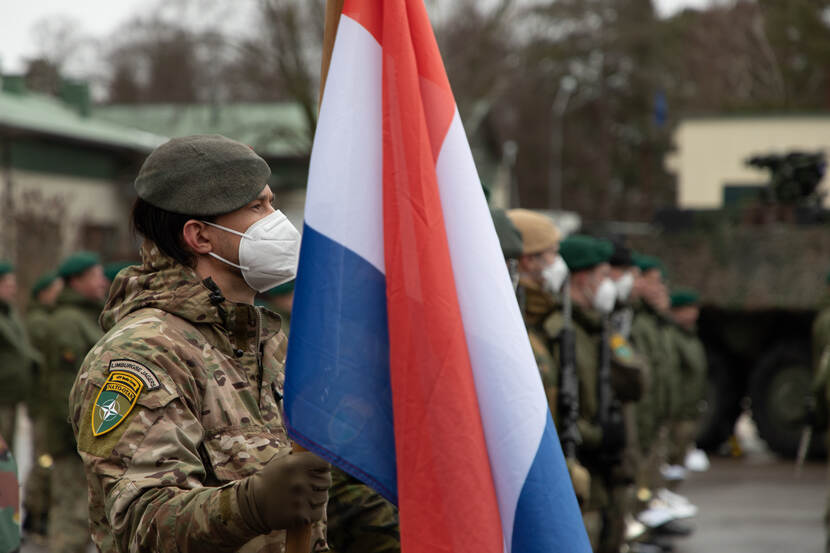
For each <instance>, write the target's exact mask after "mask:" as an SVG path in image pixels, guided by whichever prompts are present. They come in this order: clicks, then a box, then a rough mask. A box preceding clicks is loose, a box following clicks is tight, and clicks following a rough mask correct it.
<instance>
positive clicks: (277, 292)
mask: <svg viewBox="0 0 830 553" xmlns="http://www.w3.org/2000/svg"><path fill="white" fill-rule="evenodd" d="M293 291H294V279H291V280H289V281H288V282H283V283H282V284H280V285H279V286H274V287H273V288H271V289H270V290H268V291H267V292H265V295H266V296H270V297H272V298H273V297H277V296H285V295H287V294H290V293H291V292H293Z"/></svg>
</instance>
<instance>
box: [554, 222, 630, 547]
mask: <svg viewBox="0 0 830 553" xmlns="http://www.w3.org/2000/svg"><path fill="white" fill-rule="evenodd" d="M559 251H560V254H561V255H562V257H563V258H564V260H565V262H566V263H567V265H568V269H569V270H570V273H571V280H570V289H569V291H570V297H571V301H572V302H573V327H574V343H575V350H576V356H575V359H576V368H577V373H578V375H579V422H578V426H579V433H580V435H581V436H582V446H581V447H580V450H579V459H580V461H581V462H582V464H583V465H584V466H585V467H586V468H587V469H588V471H589V472H590V474H591V491H590V499H589V501H588V504H587V505H586V507H585V509H584V511H583V520H584V521H585V528H586V530H587V531H588V537H589V538H590V539H591V545H592V547H593V548H594V550H595V551H607V550H609V548H610V547H612V546H611V544H612V542H613V541H614V537H613V536H612V531H613V523H612V522H611V517H612V516H613V514H612V511H611V509H610V497H609V485H610V482H611V479H612V475H613V472H614V471H615V470H617V469H618V465H619V463H620V461H621V453H622V450H623V448H624V447H625V428H624V425H623V421H622V416H621V414H620V413H619V412H618V410H616V409H615V408H614V406H613V404H614V403H615V402H616V401H617V399H616V397H615V395H614V393H613V390H612V388H611V387H612V384H611V378H610V374H609V372H610V355H611V354H610V351H609V343H608V332H607V327H608V323H607V318H608V315H610V314H611V312H612V310H613V309H614V304H615V302H616V298H617V293H616V288H615V287H614V283H613V281H612V280H611V278H610V274H611V267H610V265H609V264H608V261H609V259H610V258H611V254H612V253H613V252H612V248H611V247H610V245H609V244H608V243H607V242H603V241H599V240H597V239H595V238H591V237H589V236H583V235H575V236H569V237H568V238H567V239H565V240H563V241H562V243H561V244H560V248H559Z"/></svg>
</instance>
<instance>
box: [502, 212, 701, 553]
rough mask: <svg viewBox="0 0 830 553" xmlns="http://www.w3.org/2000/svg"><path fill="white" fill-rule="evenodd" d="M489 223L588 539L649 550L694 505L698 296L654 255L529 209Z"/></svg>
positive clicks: (607, 551)
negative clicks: (573, 231) (690, 472)
mask: <svg viewBox="0 0 830 553" xmlns="http://www.w3.org/2000/svg"><path fill="white" fill-rule="evenodd" d="M493 217H494V221H495V223H496V229H497V232H498V234H499V239H500V242H501V244H502V249H503V251H504V255H505V259H506V262H507V265H508V268H509V270H510V272H511V277H512V278H513V279H514V284H515V286H516V291H517V297H518V301H519V306H520V308H521V312H522V315H523V317H524V320H525V323H526V326H527V330H528V335H529V338H530V342H531V346H532V349H533V352H534V354H535V358H536V361H537V364H538V367H539V372H540V374H541V378H542V382H543V384H544V387H545V392H546V394H547V398H548V402H549V405H550V411H551V413H552V415H553V418H554V422H555V423H556V427H557V431H558V433H559V437H560V440H561V442H562V446H563V451H564V453H565V456H566V460H567V464H568V468H569V471H570V474H571V479H572V482H573V485H574V491H575V492H576V495H577V499H578V501H579V504H580V506H581V509H582V513H583V520H584V523H585V528H586V530H587V532H588V535H589V538H590V541H591V545H592V547H593V549H594V551H597V552H598V553H618V552H619V551H622V550H627V551H644V552H646V551H652V552H657V551H661V550H667V549H670V548H671V543H670V542H669V541H667V538H666V536H676V535H686V534H688V533H689V532H690V531H691V528H690V527H689V526H688V525H686V524H685V523H683V522H681V519H684V518H689V517H691V516H693V515H694V514H696V511H697V508H696V507H695V506H694V505H692V504H691V503H690V502H689V501H688V500H687V499H686V498H685V497H683V496H681V495H679V494H677V493H676V492H674V491H671V490H670V489H669V488H674V489H676V486H677V484H678V483H679V481H681V480H682V479H683V478H684V477H685V468H684V464H685V460H686V456H687V453H689V452H690V451H692V449H693V447H694V439H695V435H696V429H697V423H698V419H699V417H700V414H701V406H702V405H703V394H704V386H705V380H706V370H707V368H706V358H705V353H704V350H703V346H702V343H701V342H700V340H699V339H698V337H697V335H696V329H695V325H696V321H697V316H698V312H699V309H698V296H697V294H696V293H694V292H693V291H690V290H677V291H675V292H674V293H673V294H669V292H668V287H667V282H666V276H665V271H664V268H663V266H662V264H661V263H660V261H659V260H658V259H656V258H654V257H650V256H645V255H639V254H636V253H632V252H631V251H630V250H629V249H628V248H626V247H625V246H624V245H622V244H620V243H615V242H611V241H608V240H601V239H597V238H593V237H590V236H587V235H572V236H569V237H567V238H565V239H561V234H560V232H559V230H558V229H557V227H556V226H555V225H554V223H553V221H552V220H551V219H550V218H548V217H546V216H544V215H542V214H539V213H536V212H533V211H529V210H523V209H514V210H510V211H507V212H506V213H505V212H499V211H494V213H493Z"/></svg>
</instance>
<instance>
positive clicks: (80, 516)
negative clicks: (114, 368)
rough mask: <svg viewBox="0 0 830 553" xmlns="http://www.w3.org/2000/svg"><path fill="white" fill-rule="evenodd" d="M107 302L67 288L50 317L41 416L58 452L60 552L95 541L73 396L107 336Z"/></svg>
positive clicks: (54, 530)
mask: <svg viewBox="0 0 830 553" xmlns="http://www.w3.org/2000/svg"><path fill="white" fill-rule="evenodd" d="M101 307H102V305H101V303H100V302H98V301H95V300H91V299H89V298H86V297H84V296H82V295H81V294H79V293H78V292H76V291H75V290H73V289H72V288H70V287H66V288H64V289H63V290H62V291H61V293H60V295H59V296H58V298H57V300H56V302H55V308H54V311H53V312H52V314H51V316H50V317H49V323H48V330H49V333H48V337H46V338H45V340H46V349H45V355H46V365H47V370H46V373H45V383H44V385H43V386H44V390H45V392H46V393H45V394H44V395H45V399H44V400H43V401H41V406H40V407H39V409H40V410H41V413H40V415H41V416H42V420H43V423H44V424H45V425H46V428H47V431H46V443H47V449H48V452H49V454H50V455H51V456H52V460H53V465H52V469H51V472H52V476H51V482H50V489H51V493H50V505H49V515H48V516H49V519H48V520H49V522H48V537H49V547H50V549H51V550H52V551H53V552H54V553H74V552H82V551H85V550H86V547H87V544H88V543H89V529H88V518H87V509H88V506H87V494H86V485H85V482H84V477H83V474H84V470H83V466H82V465H81V462H80V460H79V459H78V456H77V454H76V453H75V439H74V438H73V436H72V429H71V427H70V426H69V423H68V421H69V412H68V408H67V399H68V398H69V391H70V390H71V389H72V383H73V382H74V381H75V376H76V374H77V372H78V368H79V367H80V365H81V362H82V361H83V359H84V357H85V356H86V354H87V353H88V352H89V350H90V349H92V347H93V346H94V345H95V343H96V342H97V341H98V339H99V338H100V337H101V336H102V335H103V332H101V329H100V327H99V326H98V315H99V314H100V313H101Z"/></svg>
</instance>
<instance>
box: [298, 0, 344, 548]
mask: <svg viewBox="0 0 830 553" xmlns="http://www.w3.org/2000/svg"><path fill="white" fill-rule="evenodd" d="M343 2H344V0H326V23H325V28H324V30H323V59H322V67H321V68H320V95H319V96H318V101H317V108H318V112H319V108H320V105H321V104H322V103H323V91H324V90H325V88H326V77H327V76H328V74H329V65H330V64H331V53H332V50H334V38H335V37H336V36H337V25H338V24H339V23H340V14H341V13H342V12H343ZM291 449H292V450H293V451H296V452H302V451H306V449H305V448H304V447H303V446H301V445H300V444H298V443H293V442H292V444H291ZM310 550H311V525H310V524H307V525H305V526H300V527H298V528H290V529H289V530H288V531H287V532H286V535H285V553H309V551H310Z"/></svg>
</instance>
